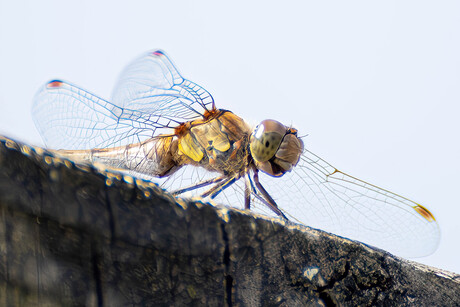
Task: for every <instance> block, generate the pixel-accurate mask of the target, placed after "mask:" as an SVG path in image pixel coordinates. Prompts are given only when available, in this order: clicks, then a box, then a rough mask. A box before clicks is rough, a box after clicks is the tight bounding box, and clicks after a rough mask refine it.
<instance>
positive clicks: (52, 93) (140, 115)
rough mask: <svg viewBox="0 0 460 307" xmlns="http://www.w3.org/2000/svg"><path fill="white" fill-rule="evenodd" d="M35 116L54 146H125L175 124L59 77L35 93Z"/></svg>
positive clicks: (55, 147) (42, 132)
mask: <svg viewBox="0 0 460 307" xmlns="http://www.w3.org/2000/svg"><path fill="white" fill-rule="evenodd" d="M32 116H33V119H34V122H35V125H36V126H37V129H38V131H39V133H40V135H41V136H42V138H43V140H44V142H45V144H46V146H48V147H50V148H53V149H91V148H106V147H114V146H122V145H127V144H130V143H137V142H140V141H142V140H144V139H146V138H151V137H152V136H153V135H154V134H155V133H156V130H157V129H161V128H172V127H173V125H170V126H169V125H168V123H167V122H166V123H161V122H159V120H158V116H152V115H151V114H149V113H145V112H142V111H134V110H130V109H126V108H121V107H119V106H116V105H114V104H112V103H110V102H108V101H106V100H104V99H101V98H99V97H97V96H95V95H93V94H91V93H89V92H87V91H85V90H83V89H81V88H78V87H76V86H74V85H72V84H69V83H66V82H63V81H58V80H54V81H51V82H49V83H48V84H46V85H44V86H43V87H42V88H41V89H40V90H39V91H38V93H37V94H36V95H35V98H34V103H33V107H32Z"/></svg>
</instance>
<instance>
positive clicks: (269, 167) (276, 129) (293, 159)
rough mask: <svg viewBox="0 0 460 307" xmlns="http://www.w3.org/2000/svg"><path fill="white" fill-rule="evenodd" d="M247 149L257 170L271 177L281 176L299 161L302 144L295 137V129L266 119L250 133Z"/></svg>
mask: <svg viewBox="0 0 460 307" xmlns="http://www.w3.org/2000/svg"><path fill="white" fill-rule="evenodd" d="M249 148H250V151H251V155H252V158H253V159H254V162H255V164H256V167H257V168H258V169H260V170H262V171H264V172H265V173H267V174H269V175H272V176H282V175H283V174H284V173H286V172H288V171H290V170H291V169H292V168H293V167H294V166H295V165H296V164H297V162H298V161H299V158H300V155H301V154H302V151H303V142H302V140H301V139H299V138H298V137H297V130H296V129H293V128H288V127H286V126H285V125H283V124H281V123H280V122H278V121H276V120H272V119H266V120H264V121H262V122H261V123H260V124H259V125H258V126H257V127H256V128H255V129H254V131H253V132H252V134H251V138H250V142H249Z"/></svg>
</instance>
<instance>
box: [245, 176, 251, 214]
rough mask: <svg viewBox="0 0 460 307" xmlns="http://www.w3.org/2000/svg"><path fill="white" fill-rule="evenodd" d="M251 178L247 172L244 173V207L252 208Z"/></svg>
mask: <svg viewBox="0 0 460 307" xmlns="http://www.w3.org/2000/svg"><path fill="white" fill-rule="evenodd" d="M251 192H252V187H251V178H250V177H249V174H248V173H247V172H246V173H245V174H244V209H247V210H249V209H251Z"/></svg>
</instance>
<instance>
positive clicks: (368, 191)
mask: <svg viewBox="0 0 460 307" xmlns="http://www.w3.org/2000/svg"><path fill="white" fill-rule="evenodd" d="M260 181H261V183H262V184H264V185H265V188H266V189H267V191H268V192H269V193H270V195H271V196H272V197H273V198H274V199H275V201H276V202H277V204H278V206H279V207H280V208H281V209H282V210H283V211H284V212H285V213H286V215H287V216H288V218H289V219H292V220H294V221H297V222H300V223H302V224H304V225H308V226H311V227H314V228H319V229H322V230H325V231H329V232H331V233H334V234H338V235H341V236H344V237H347V238H350V239H355V240H359V241H362V242H364V243H368V244H370V245H374V246H378V247H380V248H383V249H385V250H388V251H391V252H393V253H396V254H398V255H400V256H405V257H421V256H426V255H429V254H431V253H432V252H434V250H436V248H437V246H438V244H439V239H440V230H439V226H438V224H437V222H436V221H435V219H434V217H433V216H432V215H431V213H430V212H429V211H428V210H427V209H425V208H424V207H423V206H421V205H419V204H417V203H415V202H413V201H411V200H409V199H407V198H404V197H402V196H400V195H397V194H394V193H392V192H390V191H387V190H384V189H381V188H379V187H377V186H374V185H371V184H369V183H366V182H364V181H361V180H359V179H357V178H354V177H352V176H349V175H347V174H345V173H343V172H341V171H339V170H337V169H336V168H334V167H333V166H331V165H330V164H329V163H327V162H326V161H324V160H322V159H321V158H319V157H318V156H316V155H315V154H313V153H312V152H310V151H308V150H305V151H304V153H303V155H302V157H301V160H300V161H299V163H298V165H297V166H296V167H295V168H294V169H293V171H292V172H290V173H287V174H285V175H284V176H283V177H280V178H274V177H270V176H268V175H263V176H261V178H260ZM256 205H257V201H256ZM256 207H257V209H256V210H259V211H262V212H264V213H266V214H270V215H273V214H272V213H271V212H270V211H269V210H268V209H266V208H264V206H261V205H260V204H259V205H258V206H256Z"/></svg>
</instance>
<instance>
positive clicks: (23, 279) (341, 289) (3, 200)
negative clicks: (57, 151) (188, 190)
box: [0, 137, 460, 306]
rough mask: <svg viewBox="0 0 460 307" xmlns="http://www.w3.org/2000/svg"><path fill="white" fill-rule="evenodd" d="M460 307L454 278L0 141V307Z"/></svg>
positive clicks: (305, 229)
mask: <svg viewBox="0 0 460 307" xmlns="http://www.w3.org/2000/svg"><path fill="white" fill-rule="evenodd" d="M459 304H460V277H459V275H457V274H453V273H449V272H445V271H442V270H439V269H436V268H431V267H427V266H424V265H421V264H418V263H415V262H409V261H407V260H404V259H400V258H396V257H394V256H392V255H390V254H388V253H386V252H385V251H382V250H379V249H375V248H372V247H369V246H366V245H364V244H361V243H359V242H355V241H351V240H348V239H344V238H341V237H338V236H334V235H331V234H328V233H326V232H322V231H319V230H315V229H311V228H308V227H302V226H295V225H285V223H283V222H282V221H279V220H274V219H270V218H263V217H260V216H256V215H252V214H251V213H248V212H242V211H239V210H236V209H230V208H226V207H213V206H211V205H208V204H203V203H200V202H191V201H184V200H179V199H176V198H174V197H172V196H171V195H169V194H168V193H166V192H164V191H163V190H161V189H160V188H158V187H157V186H156V185H154V184H152V183H149V182H145V181H142V180H136V179H133V178H132V177H129V176H121V175H120V174H118V173H116V172H113V173H112V172H110V171H107V170H104V169H103V168H101V167H96V168H95V167H90V166H78V165H75V164H74V163H72V162H70V161H67V160H62V159H60V158H57V157H54V156H53V155H51V154H50V153H48V152H46V151H43V150H41V149H40V148H32V147H29V146H26V145H23V144H20V143H17V142H14V141H12V140H9V139H7V138H3V137H0V305H1V306H34V305H35V306H37V305H39V306H41V305H43V306H49V305H51V306H53V305H58V306H59V305H61V306H80V305H87V306H97V305H103V306H126V305H130V306H132V305H136V306H137V305H139V306H149V305H160V306H161V305H164V306H172V305H177V306H184V305H207V306H225V305H235V306H271V305H273V306H279V305H281V306H299V305H318V306H322V305H325V306H335V305H360V306H376V305H397V306H404V305H416V306H420V305H436V306H442V305H445V306H454V305H459Z"/></svg>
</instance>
